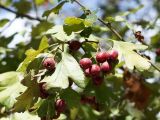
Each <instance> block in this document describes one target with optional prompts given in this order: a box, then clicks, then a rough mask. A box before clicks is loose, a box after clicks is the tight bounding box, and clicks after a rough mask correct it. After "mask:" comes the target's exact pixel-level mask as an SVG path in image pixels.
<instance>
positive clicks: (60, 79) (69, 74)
mask: <svg viewBox="0 0 160 120" xmlns="http://www.w3.org/2000/svg"><path fill="white" fill-rule="evenodd" d="M68 78H71V79H72V80H73V81H74V82H75V84H77V85H78V86H79V87H82V88H84V87H85V86H86V81H85V77H84V74H83V71H82V70H81V68H80V66H79V64H78V62H77V61H76V60H75V58H74V57H73V56H71V55H70V54H68V53H62V60H61V61H60V62H59V63H58V64H57V66H56V70H55V72H54V73H53V74H52V75H51V76H49V77H46V78H44V80H43V82H47V85H46V87H47V89H49V88H63V89H65V88H67V87H68V86H69V81H68Z"/></svg>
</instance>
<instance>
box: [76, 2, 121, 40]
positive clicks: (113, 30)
mask: <svg viewBox="0 0 160 120" xmlns="http://www.w3.org/2000/svg"><path fill="white" fill-rule="evenodd" d="M74 2H76V3H77V4H78V5H79V6H81V7H82V9H83V10H85V11H89V12H90V10H87V9H86V7H85V6H84V5H82V4H81V3H80V2H78V1H77V0H74ZM98 21H100V22H101V23H102V24H104V25H105V26H106V27H108V28H109V29H110V31H111V32H112V33H114V34H115V35H116V36H117V37H118V38H119V39H120V40H121V41H124V39H123V38H122V36H121V35H120V34H119V33H118V32H117V31H116V30H115V29H114V28H113V27H112V25H111V23H106V22H105V21H103V20H102V19H101V18H98Z"/></svg>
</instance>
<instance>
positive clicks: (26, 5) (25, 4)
mask: <svg viewBox="0 0 160 120" xmlns="http://www.w3.org/2000/svg"><path fill="white" fill-rule="evenodd" d="M13 6H14V7H15V8H16V9H17V11H18V12H20V13H23V14H24V13H27V12H29V11H30V10H31V8H32V5H31V2H29V1H27V0H21V1H18V2H15V3H14V4H13Z"/></svg>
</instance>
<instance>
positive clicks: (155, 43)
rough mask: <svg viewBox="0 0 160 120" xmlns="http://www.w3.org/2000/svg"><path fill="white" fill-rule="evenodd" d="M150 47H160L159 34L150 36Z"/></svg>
mask: <svg viewBox="0 0 160 120" xmlns="http://www.w3.org/2000/svg"><path fill="white" fill-rule="evenodd" d="M151 45H152V46H154V47H156V48H159V46H160V34H159V33H158V34H156V35H154V36H152V38H151Z"/></svg>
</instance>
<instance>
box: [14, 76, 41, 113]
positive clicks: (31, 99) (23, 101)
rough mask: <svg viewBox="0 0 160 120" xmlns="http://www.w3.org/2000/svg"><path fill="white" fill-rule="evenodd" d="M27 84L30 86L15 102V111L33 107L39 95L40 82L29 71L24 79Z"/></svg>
mask: <svg viewBox="0 0 160 120" xmlns="http://www.w3.org/2000/svg"><path fill="white" fill-rule="evenodd" d="M23 82H25V85H26V86H27V87H28V88H27V89H26V91H24V93H22V94H21V95H20V96H19V97H17V98H16V99H17V102H16V103H15V104H14V109H13V110H14V111H16V112H24V111H25V110H28V109H29V108H31V107H32V106H33V105H34V103H35V102H36V101H37V100H38V97H39V94H40V93H39V92H40V91H39V84H38V83H37V81H36V80H35V79H33V78H32V75H31V74H30V73H29V74H28V76H27V77H25V79H24V80H23Z"/></svg>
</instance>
